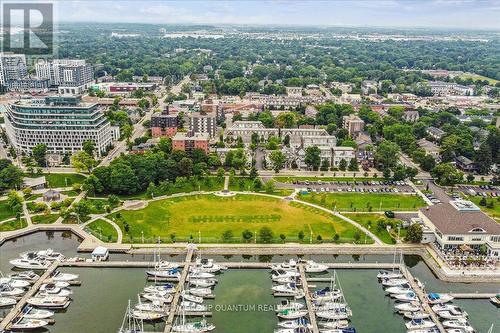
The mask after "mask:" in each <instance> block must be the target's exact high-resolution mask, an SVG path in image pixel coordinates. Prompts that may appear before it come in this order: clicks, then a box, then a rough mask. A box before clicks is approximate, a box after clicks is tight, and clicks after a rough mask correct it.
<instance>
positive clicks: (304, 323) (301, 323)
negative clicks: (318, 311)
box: [278, 318, 310, 329]
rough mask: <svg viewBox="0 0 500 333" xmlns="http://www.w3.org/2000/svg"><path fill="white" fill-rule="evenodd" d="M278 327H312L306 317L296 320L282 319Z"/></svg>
mask: <svg viewBox="0 0 500 333" xmlns="http://www.w3.org/2000/svg"><path fill="white" fill-rule="evenodd" d="M278 327H281V328H286V329H296V328H299V327H310V324H309V321H308V320H307V319H306V318H298V319H294V320H284V321H280V322H278Z"/></svg>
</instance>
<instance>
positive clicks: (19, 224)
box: [0, 218, 28, 231]
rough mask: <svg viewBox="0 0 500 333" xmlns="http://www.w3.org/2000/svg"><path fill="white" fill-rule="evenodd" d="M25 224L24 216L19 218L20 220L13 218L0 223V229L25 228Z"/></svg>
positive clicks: (26, 224)
mask: <svg viewBox="0 0 500 333" xmlns="http://www.w3.org/2000/svg"><path fill="white" fill-rule="evenodd" d="M27 226H28V223H26V220H25V219H24V218H21V219H20V220H13V221H9V222H5V223H2V224H0V231H12V230H17V229H22V228H26V227H27Z"/></svg>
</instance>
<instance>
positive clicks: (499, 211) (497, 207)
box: [467, 196, 500, 221]
mask: <svg viewBox="0 0 500 333" xmlns="http://www.w3.org/2000/svg"><path fill="white" fill-rule="evenodd" d="M467 199H468V200H470V201H472V202H473V203H475V204H476V205H477V206H478V207H479V208H480V209H481V210H482V211H483V212H484V213H486V214H488V215H490V216H491V217H493V218H496V219H497V221H500V197H496V198H487V199H486V202H487V203H489V202H493V208H488V207H486V206H481V205H479V201H481V197H478V196H469V197H468V198H467Z"/></svg>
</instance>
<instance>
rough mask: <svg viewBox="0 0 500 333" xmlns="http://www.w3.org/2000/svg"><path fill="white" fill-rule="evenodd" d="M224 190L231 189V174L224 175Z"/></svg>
mask: <svg viewBox="0 0 500 333" xmlns="http://www.w3.org/2000/svg"><path fill="white" fill-rule="evenodd" d="M224 190H225V191H228V190H229V176H225V177H224Z"/></svg>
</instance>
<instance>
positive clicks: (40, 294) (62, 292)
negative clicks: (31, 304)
mask: <svg viewBox="0 0 500 333" xmlns="http://www.w3.org/2000/svg"><path fill="white" fill-rule="evenodd" d="M72 294H73V291H72V290H70V289H68V288H63V289H59V291H57V292H55V291H51V292H48V291H39V292H38V293H37V294H36V296H37V297H48V296H58V297H69V296H71V295H72Z"/></svg>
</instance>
